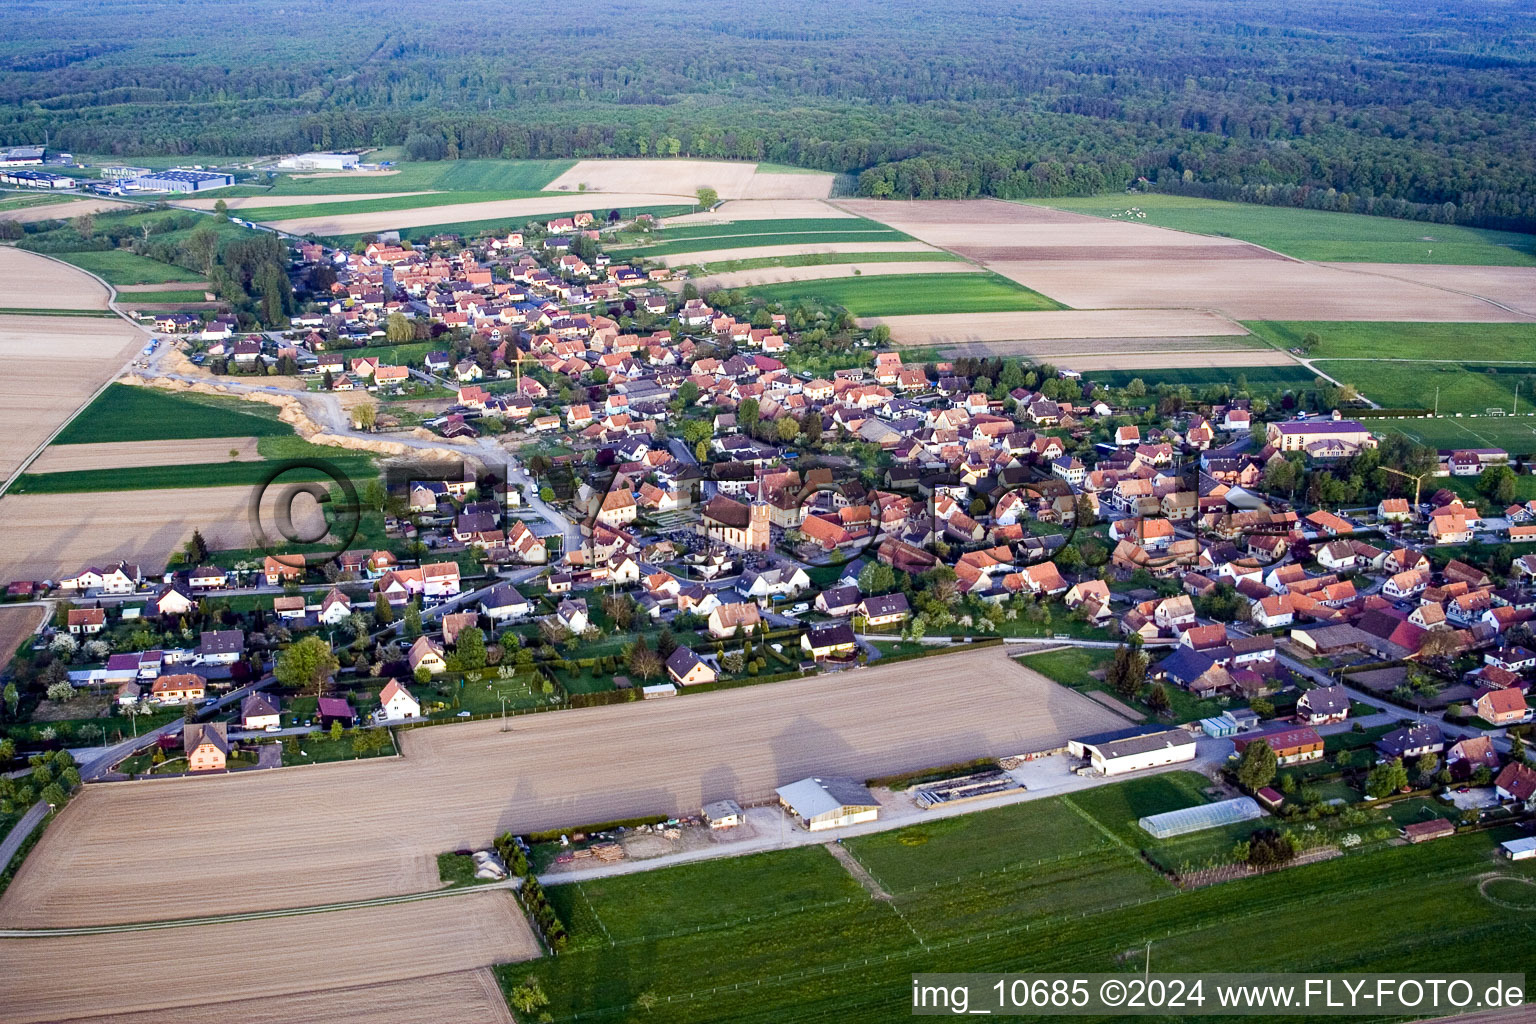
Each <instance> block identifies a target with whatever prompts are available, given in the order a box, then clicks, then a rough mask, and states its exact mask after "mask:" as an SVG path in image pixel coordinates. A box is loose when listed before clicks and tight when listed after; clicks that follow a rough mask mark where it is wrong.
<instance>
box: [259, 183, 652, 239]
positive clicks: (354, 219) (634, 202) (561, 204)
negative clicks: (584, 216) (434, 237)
mask: <svg viewBox="0 0 1536 1024" xmlns="http://www.w3.org/2000/svg"><path fill="white" fill-rule="evenodd" d="M452 195H453V193H451V192H446V193H444V197H445V199H446V198H451V197H452ZM306 198H308V197H306ZM310 201H311V202H313V200H312V199H311V200H310ZM675 205H677V196H673V195H664V194H660V193H655V192H615V193H603V194H601V195H586V194H583V195H576V194H574V193H573V194H572V195H568V196H549V197H547V198H543V197H541V198H538V199H497V200H490V201H487V202H483V203H445V204H444V205H442V206H424V207H421V208H420V209H416V210H386V211H383V212H381V213H345V214H336V215H334V216H330V217H295V218H293V219H291V220H279V221H268V222H267V223H269V224H271V225H272V226H273V227H275V228H277V229H278V230H279V231H287V232H289V233H291V234H295V235H307V234H315V235H355V234H362V233H363V232H367V231H392V230H396V229H399V228H414V227H422V226H425V225H429V224H455V223H459V222H461V221H471V220H497V219H502V218H505V219H506V220H509V221H510V220H520V219H524V218H527V219H533V218H536V217H542V216H547V215H549V214H555V213H571V212H573V211H580V210H591V211H594V212H595V211H601V212H603V213H604V215H606V213H607V211H608V210H611V209H613V208H614V207H616V206H675Z"/></svg>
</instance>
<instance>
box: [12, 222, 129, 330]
mask: <svg viewBox="0 0 1536 1024" xmlns="http://www.w3.org/2000/svg"><path fill="white" fill-rule="evenodd" d="M69 205H70V206H72V207H73V206H77V205H78V206H84V205H85V204H84V203H79V204H76V203H70V204H69ZM36 209H40V207H36V206H29V207H25V208H24V209H23V210H19V211H16V212H18V213H24V212H27V211H30V210H36ZM106 308H107V290H106V289H105V288H103V287H102V286H101V284H100V283H98V282H97V280H96V279H95V278H93V277H91V276H90V275H89V274H87V273H86V272H85V271H83V270H78V269H76V268H75V267H71V266H70V265H69V264H67V263H59V262H57V261H55V260H50V259H47V258H45V257H42V256H39V255H37V254H36V253H31V252H27V251H26V250H24V249H17V248H14V247H12V246H9V245H3V246H0V309H106Z"/></svg>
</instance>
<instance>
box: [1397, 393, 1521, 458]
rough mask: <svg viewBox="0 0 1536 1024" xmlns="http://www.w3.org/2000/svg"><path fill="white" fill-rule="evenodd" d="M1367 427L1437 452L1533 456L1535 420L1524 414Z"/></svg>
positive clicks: (1413, 421) (1407, 422)
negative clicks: (1472, 450) (1484, 451)
mask: <svg viewBox="0 0 1536 1024" xmlns="http://www.w3.org/2000/svg"><path fill="white" fill-rule="evenodd" d="M1521 408H1524V403H1523V402H1522V403H1521ZM1370 426H1371V429H1372V430H1374V431H1378V432H1384V431H1392V432H1394V433H1398V434H1402V435H1404V436H1405V437H1407V438H1408V439H1410V440H1412V441H1415V442H1417V443H1418V444H1422V445H1427V446H1429V447H1431V448H1436V449H1454V448H1503V449H1505V450H1506V451H1508V452H1509V453H1510V454H1511V455H1514V456H1527V457H1529V456H1533V455H1536V418H1532V417H1529V416H1526V415H1524V414H1522V415H1520V416H1504V417H1492V416H1478V417H1475V418H1473V417H1466V416H1464V417H1461V418H1452V417H1446V416H1442V417H1440V418H1439V419H1401V420H1399V419H1391V420H1373V421H1372V422H1371V425H1370Z"/></svg>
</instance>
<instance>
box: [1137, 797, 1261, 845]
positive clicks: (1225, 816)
mask: <svg viewBox="0 0 1536 1024" xmlns="http://www.w3.org/2000/svg"><path fill="white" fill-rule="evenodd" d="M1263 816H1264V811H1263V810H1262V809H1260V807H1259V805H1258V804H1257V803H1256V802H1255V801H1254V799H1253V797H1249V796H1240V797H1234V798H1233V799H1231V800H1218V801H1216V802H1215V803H1213V804H1196V805H1195V806H1194V807H1181V808H1179V809H1178V810H1176V811H1164V812H1163V813H1162V814H1149V815H1147V816H1146V817H1144V818H1142V819H1141V820H1140V821H1138V822H1137V824H1138V825H1140V826H1141V828H1142V830H1143V831H1145V832H1146V833H1147V834H1148V835H1150V836H1153V837H1154V838H1157V839H1171V838H1173V837H1174V836H1182V835H1188V834H1189V833H1191V832H1203V831H1205V830H1206V829H1208V828H1220V827H1221V826H1223V825H1235V824H1237V823H1238V822H1240V821H1253V820H1254V819H1256V818H1262V817H1263Z"/></svg>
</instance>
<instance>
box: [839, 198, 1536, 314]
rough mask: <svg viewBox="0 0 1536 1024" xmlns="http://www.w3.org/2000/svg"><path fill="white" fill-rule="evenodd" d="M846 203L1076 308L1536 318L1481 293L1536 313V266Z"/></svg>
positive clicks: (1046, 217) (1012, 211)
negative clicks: (1429, 261) (1308, 254)
mask: <svg viewBox="0 0 1536 1024" xmlns="http://www.w3.org/2000/svg"><path fill="white" fill-rule="evenodd" d="M837 205H839V206H841V207H842V208H844V209H846V210H849V211H850V212H852V213H856V214H859V215H861V216H865V217H869V218H871V219H873V220H878V221H882V222H883V223H886V224H889V225H890V226H891V227H893V228H896V229H898V230H901V231H905V232H906V233H907V234H909V235H912V236H913V237H914V238H920V239H922V240H923V241H925V242H931V243H932V244H934V245H937V246H941V247H943V248H946V249H950V250H952V251H954V252H956V253H959V254H960V255H962V256H966V257H967V258H970V259H974V260H976V261H978V262H980V263H981V264H982V265H983V266H985V267H987V269H989V270H994V271H996V272H997V273H999V274H1002V275H1003V276H1004V277H1008V278H1011V279H1012V280H1014V281H1017V282H1019V283H1020V284H1023V285H1025V286H1027V287H1030V288H1033V289H1034V290H1036V291H1038V292H1040V293H1042V294H1044V295H1048V296H1050V297H1051V298H1053V299H1055V300H1057V301H1058V302H1061V303H1063V304H1064V305H1067V306H1071V307H1073V308H1074V309H1081V310H1095V309H1137V310H1147V309H1153V308H1162V309H1184V310H1210V311H1214V312H1219V313H1222V314H1224V315H1226V316H1228V317H1231V318H1232V319H1234V320H1384V321H1399V322H1402V321H1433V322H1442V323H1444V322H1474V323H1504V322H1510V321H1523V320H1527V319H1530V318H1531V316H1536V313H1532V314H1531V315H1530V316H1528V315H1526V314H1525V313H1524V312H1511V311H1510V310H1507V309H1502V308H1500V307H1499V306H1498V305H1496V304H1495V303H1494V302H1490V301H1486V300H1484V299H1483V298H1480V297H1478V294H1479V293H1483V292H1485V291H1486V293H1487V294H1488V296H1489V298H1490V299H1494V300H1496V301H1497V302H1499V303H1502V304H1504V305H1507V306H1512V307H1514V308H1515V309H1517V310H1522V311H1529V310H1531V309H1532V308H1533V305H1536V304H1533V303H1532V301H1531V300H1530V298H1529V296H1530V295H1531V294H1533V292H1532V287H1531V286H1532V284H1533V283H1536V271H1532V270H1530V269H1528V268H1482V267H1466V268H1461V267H1427V266H1426V267H1416V268H1411V270H1410V272H1409V273H1401V272H1400V271H1402V270H1403V269H1404V268H1401V267H1391V268H1388V269H1390V274H1387V273H1386V272H1369V271H1367V272H1366V274H1364V275H1363V274H1362V272H1361V271H1362V268H1364V267H1367V266H1369V265H1366V264H1354V263H1352V264H1344V265H1328V264H1318V263H1306V262H1303V261H1300V260H1294V259H1291V258H1289V257H1286V256H1282V255H1280V254H1277V253H1274V252H1272V251H1270V250H1268V249H1264V248H1261V247H1259V246H1256V245H1252V244H1249V243H1247V242H1242V241H1238V240H1237V239H1221V238H1214V237H1211V236H1207V235H1196V234H1190V233H1187V232H1182V231H1174V230H1172V229H1170V228H1160V227H1153V226H1151V225H1147V224H1140V223H1131V222H1123V221H1111V220H1104V219H1102V218H1098V217H1089V216H1086V215H1083V214H1076V213H1068V212H1066V211H1063V210H1050V209H1046V208H1045V207H1038V206H1025V205H1023V204H1019V203H1008V202H1002V201H1000V200H972V201H965V200H944V201H933V202H916V203H901V202H881V201H879V200H852V201H839V202H838V204H837ZM1373 269H1376V268H1373ZM1521 303H1524V305H1521ZM1118 333H1120V334H1122V335H1124V336H1131V335H1133V334H1134V333H1135V332H1134V331H1123V332H1118ZM1184 333H1188V332H1184Z"/></svg>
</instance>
